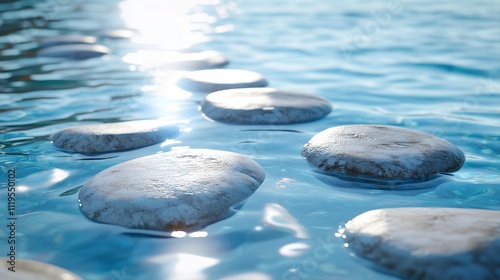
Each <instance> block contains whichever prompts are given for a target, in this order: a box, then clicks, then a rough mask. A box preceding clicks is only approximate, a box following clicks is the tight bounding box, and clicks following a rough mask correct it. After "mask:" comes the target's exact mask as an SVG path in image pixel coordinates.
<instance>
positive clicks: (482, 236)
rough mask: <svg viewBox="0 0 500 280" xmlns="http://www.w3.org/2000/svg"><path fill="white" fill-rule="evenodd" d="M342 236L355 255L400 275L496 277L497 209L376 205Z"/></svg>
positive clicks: (499, 268)
mask: <svg viewBox="0 0 500 280" xmlns="http://www.w3.org/2000/svg"><path fill="white" fill-rule="evenodd" d="M342 235H343V237H344V238H345V242H346V244H347V245H346V246H348V247H349V248H350V249H352V250H353V251H354V252H355V253H356V254H357V255H358V256H360V257H362V258H365V259H368V260H370V261H372V262H374V263H375V264H376V265H377V266H378V267H379V268H382V269H384V270H386V271H387V272H388V273H391V274H395V275H397V276H399V277H401V278H403V279H436V280H437V279H500V258H499V254H500V211H492V210H480V209H463V208H392V209H378V210H373V211H368V212H365V213H363V214H361V215H359V216H357V217H355V218H354V219H352V220H351V221H349V222H348V223H347V224H346V226H345V230H344V231H343V230H340V232H339V233H338V234H337V236H342Z"/></svg>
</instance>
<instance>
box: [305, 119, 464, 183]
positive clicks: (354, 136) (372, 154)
mask: <svg viewBox="0 0 500 280" xmlns="http://www.w3.org/2000/svg"><path fill="white" fill-rule="evenodd" d="M302 156H304V157H305V158H306V159H307V161H308V162H309V163H311V164H312V165H313V166H315V167H317V168H318V169H319V170H320V171H321V172H324V173H327V174H330V175H339V176H358V177H361V178H368V179H374V180H395V181H425V180H429V179H430V178H432V177H433V176H435V175H437V174H438V173H441V172H446V173H448V172H455V171H458V170H459V169H460V168H461V167H462V165H463V164H464V162H465V155H464V154H463V153H462V151H460V149H458V148H457V147H456V146H454V145H453V144H451V143H449V142H447V141H445V140H443V139H440V138H438V137H435V136H432V135H430V134H427V133H423V132H419V131H414V130H409V129H405V128H399V127H393V126H382V125H346V126H338V127H332V128H329V129H326V130H324V131H322V132H320V133H318V134H317V135H315V136H314V137H313V138H311V140H309V142H307V144H306V145H305V146H304V148H303V149H302Z"/></svg>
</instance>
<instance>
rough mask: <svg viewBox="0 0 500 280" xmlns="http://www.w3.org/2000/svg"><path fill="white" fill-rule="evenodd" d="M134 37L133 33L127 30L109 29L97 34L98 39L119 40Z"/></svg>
mask: <svg viewBox="0 0 500 280" xmlns="http://www.w3.org/2000/svg"><path fill="white" fill-rule="evenodd" d="M133 36H134V31H132V30H128V29H109V30H104V31H102V32H101V34H99V38H100V39H109V40H121V39H130V38H132V37H133Z"/></svg>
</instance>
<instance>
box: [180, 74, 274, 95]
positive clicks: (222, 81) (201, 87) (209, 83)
mask: <svg viewBox="0 0 500 280" xmlns="http://www.w3.org/2000/svg"><path fill="white" fill-rule="evenodd" d="M267 84H268V82H267V80H266V79H265V78H264V77H263V76H262V75H261V74H259V73H256V72H252V71H248V70H240V69H209V70H199V71H193V72H187V73H186V74H185V75H184V76H183V77H181V78H180V79H179V80H178V81H177V85H178V86H179V87H181V88H183V89H186V90H190V91H196V92H204V93H210V92H214V91H219V90H225V89H233V88H249V87H265V86H267Z"/></svg>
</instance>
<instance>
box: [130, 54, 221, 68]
mask: <svg viewBox="0 0 500 280" xmlns="http://www.w3.org/2000/svg"><path fill="white" fill-rule="evenodd" d="M124 61H125V62H127V63H130V64H137V65H144V66H147V67H155V68H157V69H158V70H164V71H171V70H202V69H211V68H218V67H223V66H225V65H226V64H228V63H229V61H228V60H227V59H226V58H225V57H224V56H222V54H220V53H219V52H216V51H203V52H199V53H181V52H173V51H168V52H165V51H163V52H158V51H153V52H151V51H141V52H137V53H131V54H128V55H126V56H125V57H124Z"/></svg>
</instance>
